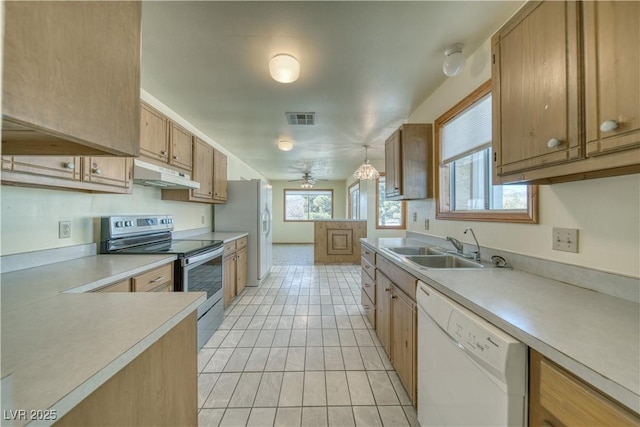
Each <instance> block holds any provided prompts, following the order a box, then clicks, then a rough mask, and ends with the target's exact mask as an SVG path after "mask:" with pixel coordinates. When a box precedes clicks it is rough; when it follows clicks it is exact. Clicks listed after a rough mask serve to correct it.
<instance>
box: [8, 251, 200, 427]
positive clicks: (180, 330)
mask: <svg viewBox="0 0 640 427" xmlns="http://www.w3.org/2000/svg"><path fill="white" fill-rule="evenodd" d="M174 259H175V257H174V256H167V255H127V256H122V255H98V256H90V257H84V258H79V259H75V260H71V261H65V262H60V263H55V264H50V265H45V266H41V267H35V268H29V269H25V270H19V271H14V272H11V273H5V274H2V276H1V279H2V284H1V290H2V312H1V315H2V372H1V376H2V381H3V384H2V387H3V389H2V409H3V421H2V425H18V426H19V425H26V424H29V423H33V425H51V424H53V423H56V424H57V425H74V424H75V425H92V424H98V423H101V424H105V423H106V424H111V425H124V424H133V425H154V424H155V425H157V424H165V425H167V424H171V425H196V424H197V367H196V358H197V356H196V316H195V311H196V309H197V307H198V306H199V305H200V304H201V303H202V302H203V301H204V299H205V297H204V294H202V293H191V292H189V293H181V292H175V293H174V292H166V293H165V292H158V293H155V292H153V293H92V292H88V291H91V290H93V289H97V288H100V287H102V286H104V285H106V284H108V283H110V282H115V281H118V280H121V279H122V278H125V277H130V276H133V275H136V274H139V273H141V272H143V271H147V270H149V269H152V268H155V267H157V266H159V265H163V264H167V263H170V262H173V260H174Z"/></svg>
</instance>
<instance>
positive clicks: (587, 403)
mask: <svg viewBox="0 0 640 427" xmlns="http://www.w3.org/2000/svg"><path fill="white" fill-rule="evenodd" d="M529 371H530V372H529V374H530V379H529V384H530V385H529V387H530V388H529V425H530V426H531V427H542V426H545V427H563V426H566V427H571V426H581V427H587V426H594V427H595V426H616V427H622V426H638V425H640V417H638V415H636V414H633V413H631V412H630V411H628V410H627V409H626V408H623V407H622V406H620V405H619V404H618V403H617V402H614V401H613V400H610V399H609V398H607V397H605V396H604V395H602V394H600V393H599V392H597V391H596V390H594V389H592V388H591V387H590V386H588V385H587V384H585V383H583V382H582V381H581V380H579V379H577V378H575V377H574V376H573V375H571V374H570V373H568V372H567V371H565V370H564V369H562V368H560V367H558V366H556V365H555V364H554V363H553V362H551V361H549V360H548V359H546V358H545V357H544V356H542V355H541V354H540V353H538V352H536V351H534V350H530V354H529Z"/></svg>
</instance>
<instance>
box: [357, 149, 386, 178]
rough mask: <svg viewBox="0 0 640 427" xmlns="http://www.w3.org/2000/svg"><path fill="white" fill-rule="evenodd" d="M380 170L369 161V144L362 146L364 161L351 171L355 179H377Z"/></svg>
mask: <svg viewBox="0 0 640 427" xmlns="http://www.w3.org/2000/svg"><path fill="white" fill-rule="evenodd" d="M379 176H380V172H378V171H377V170H376V168H374V167H373V166H372V165H371V164H370V163H369V146H368V145H365V146H364V163H363V164H362V165H360V167H359V168H358V169H357V170H356V171H355V172H354V173H353V177H354V178H355V179H360V180H369V179H377V178H378V177H379Z"/></svg>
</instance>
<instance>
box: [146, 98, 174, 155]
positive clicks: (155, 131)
mask: <svg viewBox="0 0 640 427" xmlns="http://www.w3.org/2000/svg"><path fill="white" fill-rule="evenodd" d="M140 107H141V108H140V155H142V156H146V157H149V158H151V159H154V160H160V161H162V162H167V161H168V160H169V138H168V135H167V133H168V131H167V118H166V117H165V116H164V115H162V114H161V113H160V112H158V111H156V110H154V109H153V108H151V107H150V106H148V105H147V104H145V103H143V102H141V103H140Z"/></svg>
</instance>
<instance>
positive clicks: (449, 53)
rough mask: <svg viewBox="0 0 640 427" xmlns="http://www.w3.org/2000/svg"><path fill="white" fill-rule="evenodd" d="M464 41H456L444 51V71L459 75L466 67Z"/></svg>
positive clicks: (447, 73) (448, 74)
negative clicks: (463, 49)
mask: <svg viewBox="0 0 640 427" xmlns="http://www.w3.org/2000/svg"><path fill="white" fill-rule="evenodd" d="M463 47H464V45H463V44H462V43H456V44H454V45H453V46H451V47H450V48H449V49H447V50H446V51H445V53H444V56H445V58H444V63H443V64H442V71H444V73H445V74H446V75H447V76H449V77H453V76H457V75H458V74H460V71H462V68H463V67H464V63H465V59H464V55H462V48H463Z"/></svg>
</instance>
